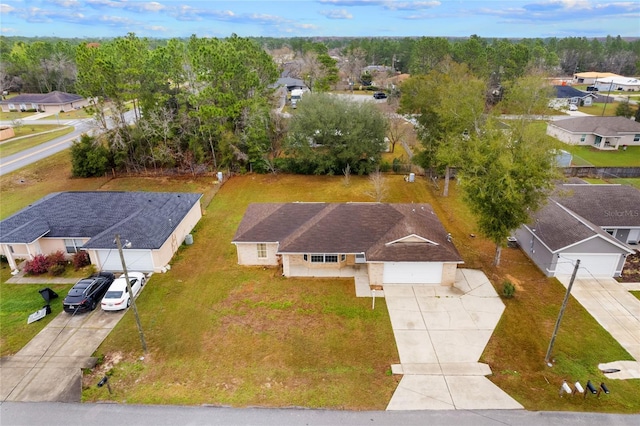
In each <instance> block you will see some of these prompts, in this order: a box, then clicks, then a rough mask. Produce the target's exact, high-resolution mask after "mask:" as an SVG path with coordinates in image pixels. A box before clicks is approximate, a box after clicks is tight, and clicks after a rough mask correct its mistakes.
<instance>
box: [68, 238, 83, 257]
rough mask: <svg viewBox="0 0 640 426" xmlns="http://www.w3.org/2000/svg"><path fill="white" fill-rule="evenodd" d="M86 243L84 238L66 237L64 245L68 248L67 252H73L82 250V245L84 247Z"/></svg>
mask: <svg viewBox="0 0 640 426" xmlns="http://www.w3.org/2000/svg"><path fill="white" fill-rule="evenodd" d="M83 244H84V243H83V242H82V240H78V239H65V240H64V246H65V248H66V249H67V253H69V254H73V253H77V252H79V251H80V247H82V245H83Z"/></svg>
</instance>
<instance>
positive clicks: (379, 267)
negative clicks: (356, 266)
mask: <svg viewBox="0 0 640 426" xmlns="http://www.w3.org/2000/svg"><path fill="white" fill-rule="evenodd" d="M367 270H368V274H369V284H370V285H382V282H383V276H384V263H367Z"/></svg>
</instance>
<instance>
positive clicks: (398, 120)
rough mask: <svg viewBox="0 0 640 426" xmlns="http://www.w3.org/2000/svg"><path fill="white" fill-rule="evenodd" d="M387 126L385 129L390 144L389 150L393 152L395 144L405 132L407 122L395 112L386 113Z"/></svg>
mask: <svg viewBox="0 0 640 426" xmlns="http://www.w3.org/2000/svg"><path fill="white" fill-rule="evenodd" d="M386 116H387V121H388V122H389V127H388V129H387V137H388V138H389V143H390V144H391V152H395V149H396V144H397V143H398V142H400V141H401V140H402V138H404V137H405V136H406V134H407V131H408V126H410V124H409V123H407V121H406V120H405V119H404V118H403V117H402V116H401V115H398V114H396V113H395V112H389V113H387V114H386Z"/></svg>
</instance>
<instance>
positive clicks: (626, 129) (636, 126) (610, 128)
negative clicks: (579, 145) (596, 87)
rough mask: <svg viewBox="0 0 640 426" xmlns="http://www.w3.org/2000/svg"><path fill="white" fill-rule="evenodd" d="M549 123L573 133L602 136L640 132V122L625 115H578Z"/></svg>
mask: <svg viewBox="0 0 640 426" xmlns="http://www.w3.org/2000/svg"><path fill="white" fill-rule="evenodd" d="M549 125H550V126H551V125H552V126H556V127H558V128H561V129H564V130H566V131H568V132H572V133H594V134H597V135H600V136H616V135H619V134H622V133H628V134H636V133H640V123H637V122H636V121H634V120H630V119H628V118H625V117H596V116H590V117H576V118H567V119H564V120H557V121H554V122H552V123H549Z"/></svg>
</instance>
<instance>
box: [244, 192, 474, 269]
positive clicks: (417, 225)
mask: <svg viewBox="0 0 640 426" xmlns="http://www.w3.org/2000/svg"><path fill="white" fill-rule="evenodd" d="M411 235H417V236H419V237H422V238H423V239H426V240H429V241H431V242H433V243H428V242H425V243H416V242H397V243H395V244H388V243H392V242H393V241H397V240H400V239H403V238H405V237H408V236H411ZM233 242H278V243H279V252H280V253H350V254H352V253H362V252H364V253H365V254H366V257H367V260H370V261H407V262H409V261H449V262H461V261H462V258H461V257H460V254H459V253H458V251H457V250H456V248H455V246H454V245H453V243H452V242H450V241H447V232H446V231H445V229H444V227H443V226H442V223H441V222H440V220H439V219H438V217H437V216H436V215H435V213H434V212H433V210H432V209H431V206H429V205H428V204H382V203H346V204H345V203H343V204H335V203H277V204H261V203H257V204H251V205H250V206H249V207H248V209H247V212H246V213H245V215H244V217H243V219H242V222H241V223H240V226H239V227H238V230H237V232H236V235H235V237H234V239H233Z"/></svg>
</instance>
